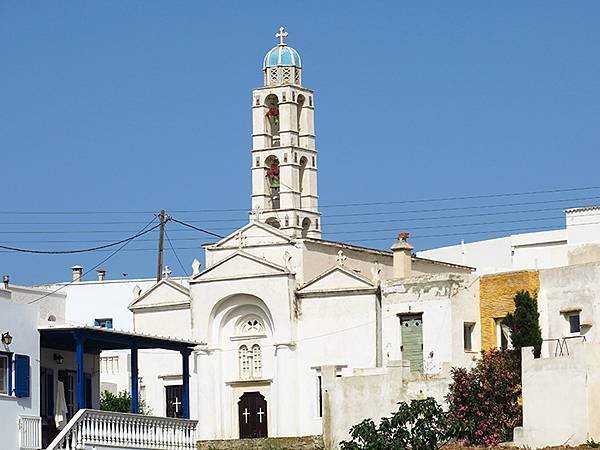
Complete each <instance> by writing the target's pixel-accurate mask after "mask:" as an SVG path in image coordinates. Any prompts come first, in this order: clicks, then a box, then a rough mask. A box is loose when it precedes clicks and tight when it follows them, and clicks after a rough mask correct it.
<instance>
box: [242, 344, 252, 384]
mask: <svg viewBox="0 0 600 450" xmlns="http://www.w3.org/2000/svg"><path fill="white" fill-rule="evenodd" d="M239 354H240V378H241V379H242V380H246V379H248V378H250V360H249V357H248V347H247V346H245V345H242V346H241V347H240V350H239Z"/></svg>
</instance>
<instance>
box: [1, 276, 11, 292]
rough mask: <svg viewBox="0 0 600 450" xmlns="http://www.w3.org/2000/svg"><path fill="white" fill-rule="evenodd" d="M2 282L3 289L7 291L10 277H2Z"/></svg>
mask: <svg viewBox="0 0 600 450" xmlns="http://www.w3.org/2000/svg"><path fill="white" fill-rule="evenodd" d="M2 281H3V282H4V289H8V283H10V275H4V276H3V277H2Z"/></svg>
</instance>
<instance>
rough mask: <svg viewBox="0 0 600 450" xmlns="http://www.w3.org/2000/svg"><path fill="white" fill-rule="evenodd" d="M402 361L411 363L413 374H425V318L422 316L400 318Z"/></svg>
mask: <svg viewBox="0 0 600 450" xmlns="http://www.w3.org/2000/svg"><path fill="white" fill-rule="evenodd" d="M400 328H401V329H402V346H401V347H400V348H401V350H402V360H404V361H410V370H411V372H423V318H422V316H421V314H418V315H417V314H415V315H410V316H401V317H400Z"/></svg>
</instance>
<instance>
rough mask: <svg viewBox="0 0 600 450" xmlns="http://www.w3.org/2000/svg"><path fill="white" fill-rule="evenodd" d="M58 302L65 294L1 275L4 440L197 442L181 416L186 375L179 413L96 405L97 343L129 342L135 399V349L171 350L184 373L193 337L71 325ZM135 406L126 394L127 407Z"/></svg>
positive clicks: (28, 444)
mask: <svg viewBox="0 0 600 450" xmlns="http://www.w3.org/2000/svg"><path fill="white" fill-rule="evenodd" d="M64 302H65V296H64V295H63V294H60V293H57V292H53V291H48V290H43V289H34V288H25V287H21V286H13V285H10V283H9V280H8V279H7V278H5V282H4V285H3V287H2V288H0V308H1V311H2V314H1V315H0V330H1V339H0V436H2V448H3V449H7V450H16V449H41V448H48V449H50V450H57V449H63V448H81V449H90V450H91V449H92V448H108V447H111V448H131V443H132V442H133V439H134V437H135V440H136V445H135V448H139V449H151V448H156V447H157V445H158V446H160V447H161V448H165V449H173V450H174V449H175V448H177V449H184V448H185V449H192V448H195V428H196V422H195V421H190V420H187V418H189V383H187V382H184V383H183V384H184V389H183V396H182V405H183V409H184V414H183V416H184V419H164V418H156V417H149V416H143V418H142V417H141V416H138V415H136V414H122V413H121V414H114V413H110V412H101V411H98V409H99V403H100V400H99V394H100V380H99V370H98V368H99V361H100V358H99V354H100V352H101V351H102V350H106V349H109V350H115V349H120V350H122V349H128V351H129V352H130V354H131V361H132V365H131V373H132V383H131V386H130V387H131V392H132V398H134V399H136V398H137V397H138V389H137V386H138V385H139V384H138V357H137V355H138V351H139V350H141V349H157V348H160V349H164V350H168V351H170V352H171V353H176V354H178V356H179V366H180V367H181V370H182V372H183V373H189V361H190V354H191V349H192V348H193V347H195V346H196V345H197V343H196V342H192V341H189V340H188V341H184V340H173V339H167V338H162V337H157V336H148V335H144V336H142V335H139V334H135V333H131V332H115V331H111V330H108V329H105V328H101V327H91V326H73V325H71V324H67V323H65V322H64V321H61V320H59V319H58V318H59V317H61V316H62V315H63V314H64V309H65V304H64ZM188 379H189V377H188ZM137 410H138V403H137V402H135V401H132V412H134V413H135V412H137ZM99 424H103V425H102V426H103V427H104V428H102V427H101V426H99Z"/></svg>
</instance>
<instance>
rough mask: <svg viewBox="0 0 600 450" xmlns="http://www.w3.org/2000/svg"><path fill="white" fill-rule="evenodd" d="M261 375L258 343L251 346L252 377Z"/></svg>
mask: <svg viewBox="0 0 600 450" xmlns="http://www.w3.org/2000/svg"><path fill="white" fill-rule="evenodd" d="M261 376H262V351H261V349H260V345H258V344H254V345H253V346H252V378H260V377H261Z"/></svg>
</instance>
